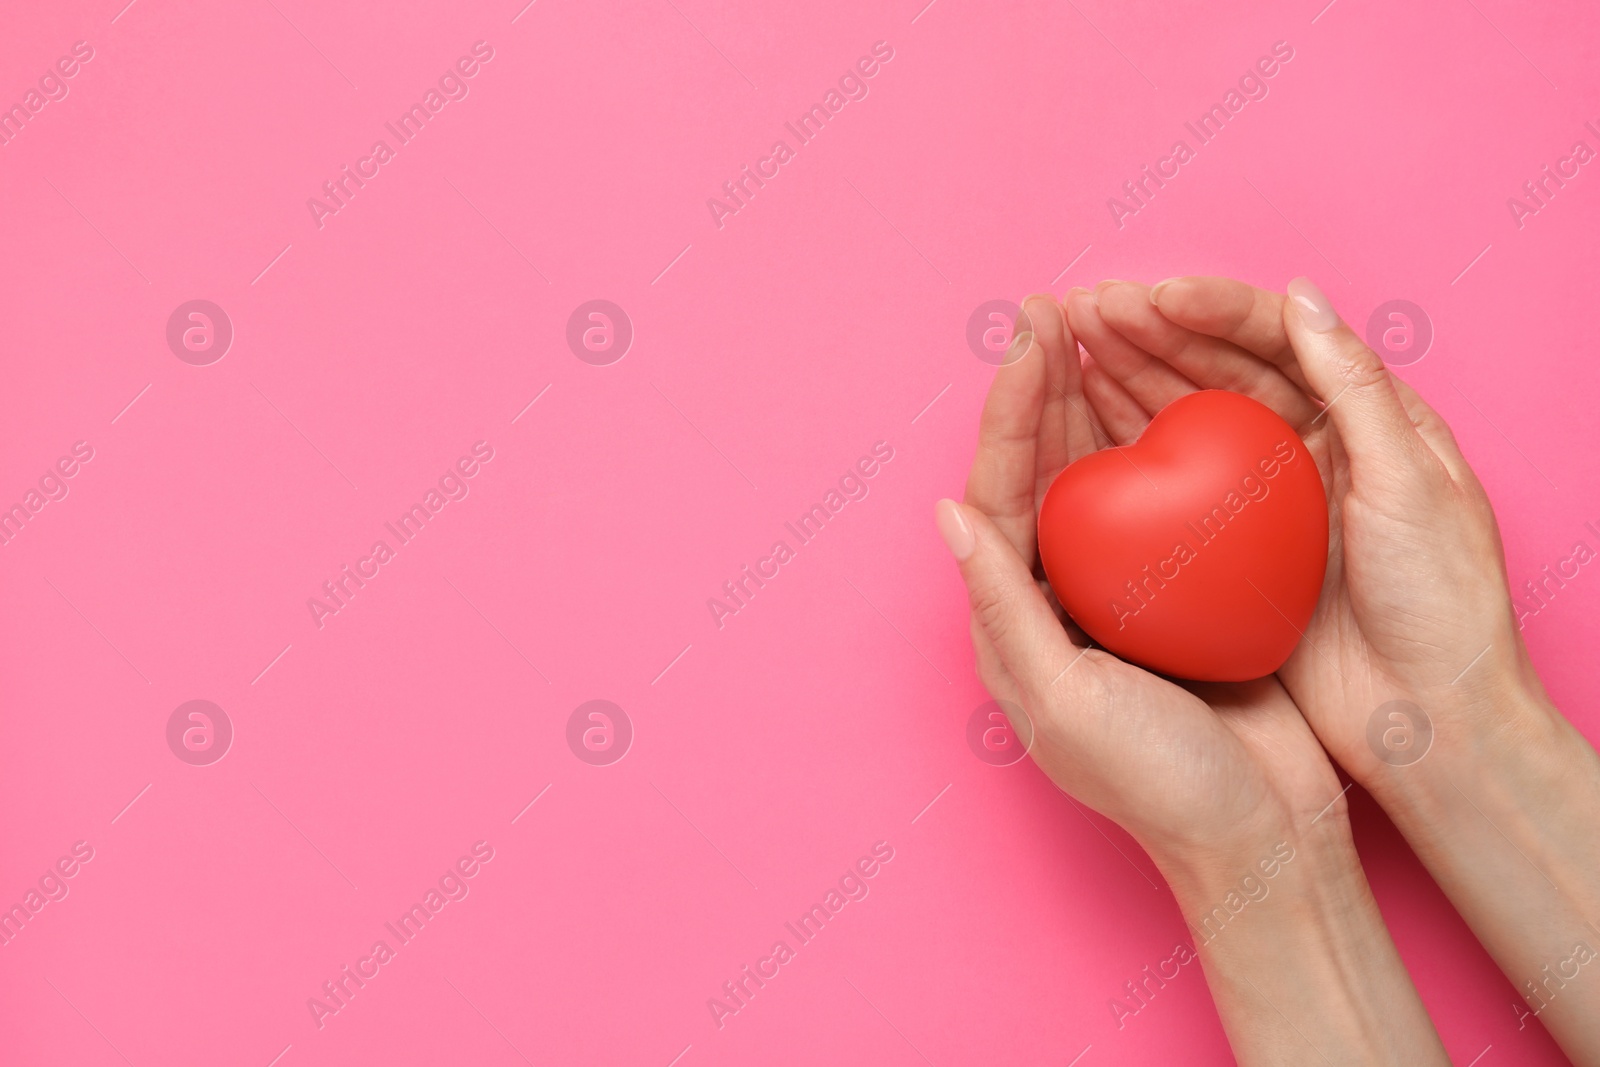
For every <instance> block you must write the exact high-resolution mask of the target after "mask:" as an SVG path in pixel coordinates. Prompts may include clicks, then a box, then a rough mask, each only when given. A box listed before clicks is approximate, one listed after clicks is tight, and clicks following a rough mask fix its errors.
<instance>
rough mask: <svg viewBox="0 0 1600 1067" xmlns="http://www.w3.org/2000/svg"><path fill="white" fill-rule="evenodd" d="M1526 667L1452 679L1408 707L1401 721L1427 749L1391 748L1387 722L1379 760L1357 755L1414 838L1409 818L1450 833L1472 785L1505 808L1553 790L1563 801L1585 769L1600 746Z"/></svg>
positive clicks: (1366, 781) (1375, 752)
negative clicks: (1566, 788)
mask: <svg viewBox="0 0 1600 1067" xmlns="http://www.w3.org/2000/svg"><path fill="white" fill-rule="evenodd" d="M1522 674H1523V672H1521V671H1517V670H1506V671H1503V672H1499V674H1498V676H1497V677H1494V678H1491V679H1490V680H1488V681H1486V682H1484V683H1482V684H1480V685H1478V686H1475V687H1473V689H1472V690H1470V691H1468V692H1465V693H1459V694H1458V693H1457V692H1454V691H1451V690H1450V688H1449V687H1447V688H1446V689H1445V690H1444V691H1439V692H1435V693H1432V694H1428V695H1426V696H1425V697H1424V699H1425V700H1427V702H1428V706H1427V707H1421V706H1420V705H1412V706H1411V707H1409V708H1404V709H1402V710H1401V711H1400V717H1398V718H1395V720H1394V721H1395V722H1396V723H1397V724H1399V725H1397V726H1396V727H1394V729H1395V730H1397V731H1398V730H1405V731H1406V732H1407V733H1408V739H1409V740H1410V741H1411V743H1412V744H1416V743H1418V738H1422V743H1425V745H1426V747H1425V748H1423V749H1421V750H1415V749H1414V750H1412V751H1409V752H1405V753H1403V754H1400V753H1395V752H1391V751H1390V750H1389V749H1388V748H1387V747H1386V744H1385V742H1384V740H1383V739H1382V738H1383V736H1384V735H1383V734H1382V732H1381V728H1382V727H1383V726H1384V725H1385V724H1384V723H1382V722H1380V723H1379V724H1378V727H1376V728H1374V729H1373V730H1372V731H1370V732H1369V735H1368V740H1369V745H1368V748H1369V749H1370V756H1371V758H1370V759H1362V760H1358V761H1356V766H1354V767H1352V768H1350V771H1351V775H1352V777H1354V778H1355V779H1356V780H1357V781H1358V782H1360V784H1361V785H1362V786H1363V787H1364V788H1365V789H1366V790H1367V791H1368V792H1369V793H1371V794H1372V796H1373V797H1374V799H1376V800H1377V801H1378V803H1379V804H1380V805H1381V806H1382V807H1383V808H1384V810H1385V811H1386V812H1388V814H1389V816H1390V817H1391V818H1393V819H1394V820H1396V822H1397V823H1400V824H1401V826H1402V829H1406V830H1407V832H1408V836H1409V835H1410V833H1409V827H1408V825H1407V824H1409V825H1410V826H1415V827H1419V828H1422V829H1423V831H1424V832H1433V831H1437V832H1445V831H1447V830H1448V828H1449V827H1451V826H1452V825H1453V822H1452V820H1453V819H1455V818H1456V817H1457V816H1458V814H1459V812H1460V810H1461V809H1462V808H1463V807H1466V805H1465V804H1464V803H1463V799H1464V794H1463V793H1462V789H1464V788H1469V787H1470V789H1469V791H1470V792H1472V793H1473V795H1474V798H1475V800H1474V803H1477V804H1479V805H1480V807H1481V806H1483V805H1488V806H1490V807H1493V808H1495V809H1497V810H1500V811H1505V812H1509V811H1511V810H1512V809H1514V808H1517V807H1520V806H1524V805H1526V804H1528V803H1533V804H1538V803H1539V802H1540V801H1541V800H1543V799H1545V798H1546V797H1547V796H1548V799H1549V800H1550V802H1551V803H1559V799H1558V797H1557V796H1556V795H1554V794H1553V793H1552V790H1553V789H1554V787H1555V785H1556V784H1557V783H1559V782H1562V781H1564V780H1567V779H1569V778H1570V777H1571V776H1573V775H1574V774H1578V775H1580V776H1581V774H1582V773H1583V771H1584V770H1585V769H1586V765H1587V764H1588V763H1590V762H1591V761H1592V760H1593V756H1594V753H1593V750H1592V749H1591V748H1590V747H1589V745H1588V743H1587V742H1586V741H1585V740H1584V738H1583V737H1582V736H1581V735H1580V734H1579V733H1578V732H1577V731H1576V730H1575V729H1574V728H1573V727H1572V725H1571V724H1570V723H1568V722H1567V721H1566V719H1565V718H1563V717H1562V716H1561V713H1560V712H1559V711H1557V710H1556V708H1555V707H1554V705H1552V704H1551V703H1550V701H1549V699H1548V698H1547V697H1546V696H1545V695H1544V692H1543V690H1542V688H1541V687H1540V686H1539V684H1538V681H1537V679H1524V678H1523V676H1522ZM1381 710H1382V709H1380V711H1381ZM1374 714H1375V715H1377V714H1378V713H1376V712H1375V713H1374ZM1411 720H1415V721H1411ZM1374 735H1377V736H1376V737H1375V736H1374ZM1484 814H1488V813H1487V812H1485V813H1484ZM1489 817H1490V818H1493V816H1492V815H1490V816H1489Z"/></svg>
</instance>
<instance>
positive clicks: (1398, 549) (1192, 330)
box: [1065, 277, 1542, 784]
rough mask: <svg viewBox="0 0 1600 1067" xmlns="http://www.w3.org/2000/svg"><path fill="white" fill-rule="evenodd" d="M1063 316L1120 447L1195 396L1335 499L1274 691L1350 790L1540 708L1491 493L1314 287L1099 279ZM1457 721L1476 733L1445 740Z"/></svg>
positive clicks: (1480, 739)
mask: <svg viewBox="0 0 1600 1067" xmlns="http://www.w3.org/2000/svg"><path fill="white" fill-rule="evenodd" d="M1065 304H1066V308H1067V314H1068V320H1069V322H1070V323H1071V326H1072V329H1073V330H1074V331H1075V332H1076V334H1077V336H1078V338H1079V340H1081V341H1082V342H1083V345H1084V348H1085V349H1086V350H1087V351H1088V353H1089V355H1090V358H1091V361H1092V362H1091V364H1090V365H1089V366H1088V367H1087V368H1086V376H1085V386H1086V391H1087V394H1088V397H1089V400H1090V403H1091V405H1092V407H1093V410H1094V411H1095V413H1096V415H1097V417H1098V419H1099V421H1100V423H1101V424H1102V425H1103V426H1104V427H1105V430H1106V432H1107V433H1108V434H1109V435H1110V437H1111V438H1112V439H1113V440H1114V441H1117V442H1119V443H1122V442H1127V441H1130V440H1132V439H1134V438H1135V437H1137V436H1138V434H1139V433H1140V432H1141V431H1142V430H1143V428H1144V426H1145V425H1146V424H1147V423H1148V422H1149V420H1150V418H1151V417H1152V416H1153V415H1154V414H1155V413H1156V412H1159V411H1160V410H1161V408H1162V407H1164V406H1165V405H1166V404H1167V403H1168V402H1170V401H1171V400H1173V399H1175V398H1176V397H1178V396H1182V395H1183V394H1185V393H1188V392H1193V391H1195V390H1197V389H1229V390H1233V391H1235V392H1239V393H1244V394H1246V395H1248V396H1252V397H1254V398H1255V399H1257V400H1260V401H1261V402H1262V403H1264V404H1266V405H1267V406H1268V407H1270V408H1272V409H1273V410H1275V411H1276V412H1277V413H1278V414H1279V415H1281V416H1283V418H1284V419H1285V420H1286V421H1288V422H1289V423H1290V425H1292V426H1293V427H1294V428H1295V430H1296V431H1297V432H1298V433H1299V434H1300V435H1301V437H1302V438H1304V440H1305V442H1306V445H1307V447H1308V449H1309V450H1310V452H1311V454H1312V456H1313V457H1314V458H1315V460H1316V463H1317V466H1318V468H1319V470H1320V471H1321V473H1322V478H1323V484H1324V487H1325V488H1326V490H1327V494H1328V509H1329V515H1330V521H1331V524H1332V529H1331V536H1330V538H1329V557H1328V567H1327V575H1326V578H1325V580H1324V585H1323V590H1322V595H1321V599H1320V600H1319V602H1318V605H1317V609H1316V611H1315V613H1314V615H1313V616H1312V619H1311V621H1310V622H1309V623H1308V624H1307V626H1306V629H1305V632H1304V635H1303V640H1302V641H1301V642H1300V644H1299V646H1298V647H1297V648H1296V650H1295V652H1294V653H1293V654H1292V655H1291V656H1290V658H1289V660H1288V662H1286V663H1285V664H1284V666H1283V667H1282V669H1281V670H1280V671H1279V672H1278V676H1279V677H1280V678H1281V679H1282V681H1283V684H1284V686H1285V687H1286V688H1287V690H1288V692H1289V694H1290V695H1291V696H1292V697H1293V698H1294V701H1295V703H1296V704H1298V705H1299V707H1300V709H1301V711H1302V712H1304V714H1305V715H1306V718H1307V719H1308V721H1309V722H1310V723H1311V725H1312V726H1313V728H1314V729H1315V730H1316V733H1317V736H1318V737H1319V738H1320V739H1321V741H1322V743H1323V745H1325V746H1326V748H1327V750H1328V751H1329V752H1330V753H1332V754H1333V756H1334V757H1335V759H1337V760H1338V761H1339V763H1340V764H1341V765H1343V766H1344V767H1345V768H1347V769H1348V770H1349V771H1350V772H1351V773H1352V774H1353V775H1354V776H1355V777H1356V778H1357V779H1358V780H1362V781H1363V782H1366V783H1368V784H1371V779H1373V778H1374V777H1376V776H1380V775H1379V772H1381V771H1383V770H1384V769H1385V768H1387V767H1392V766H1396V765H1403V764H1405V763H1407V762H1409V761H1410V760H1411V759H1413V758H1415V756H1416V755H1417V754H1418V751H1417V750H1411V751H1408V750H1407V747H1406V746H1407V745H1412V746H1416V745H1421V744H1425V743H1427V736H1428V735H1427V733H1426V732H1424V731H1428V730H1431V731H1432V732H1433V733H1434V734H1449V735H1450V736H1451V737H1452V738H1454V739H1462V738H1471V739H1473V740H1472V743H1474V744H1481V745H1488V744H1492V743H1493V734H1494V732H1495V729H1496V725H1497V723H1510V722H1512V718H1511V717H1510V716H1505V715H1501V714H1499V713H1497V712H1496V711H1494V710H1493V709H1495V708H1496V707H1498V708H1501V709H1504V708H1505V707H1506V706H1508V705H1510V704H1514V703H1515V702H1516V701H1517V700H1518V699H1519V698H1520V696H1521V695H1522V694H1527V693H1530V692H1531V693H1535V694H1538V695H1539V696H1540V697H1542V690H1540V689H1539V688H1538V680H1537V677H1536V675H1535V674H1534V672H1533V670H1532V668H1531V666H1530V664H1529V661H1528V658H1527V654H1526V651H1525V650H1524V648H1523V645H1522V641H1521V638H1520V635H1519V633H1518V629H1517V623H1516V618H1515V615H1514V613H1513V610H1512V606H1511V602H1510V597H1509V594H1508V592H1507V587H1506V575H1505V565H1504V562H1503V555H1502V551H1501V545H1500V536H1499V531H1498V527H1497V526H1496V524H1495V519H1494V512H1493V510H1492V509H1491V507H1490V505H1489V501H1488V498H1487V496H1486V495H1485V493H1484V491H1483V487H1482V486H1481V485H1480V484H1479V482H1478V479H1477V478H1476V476H1474V474H1473V472H1472V470H1471V468H1470V467H1469V466H1468V465H1467V463H1466V461H1465V460H1464V459H1463V458H1462V454H1461V451H1460V449H1459V448H1458V447H1457V445H1456V441H1455V438H1454V437H1453V436H1452V434H1451V432H1450V429H1449V427H1447V426H1446V425H1445V423H1444V420H1443V419H1441V418H1440V417H1439V415H1438V414H1437V413H1436V412H1435V411H1434V410H1433V409H1432V408H1431V407H1429V406H1428V405H1427V404H1426V403H1425V402H1423V400H1422V399H1421V398H1420V397H1418V396H1417V394H1416V392H1415V391H1413V390H1412V389H1411V388H1410V387H1409V386H1408V385H1406V384H1405V382H1403V381H1401V380H1400V379H1399V378H1398V377H1396V376H1395V375H1393V374H1392V373H1390V371H1389V370H1388V368H1387V367H1386V366H1385V365H1384V363H1383V361H1382V360H1381V359H1380V358H1379V357H1378V356H1377V355H1376V354H1375V353H1374V352H1373V351H1372V350H1371V349H1370V348H1368V347H1367V345H1366V344H1365V343H1363V342H1362V340H1361V338H1360V337H1358V336H1357V335H1356V333H1355V332H1354V331H1353V330H1351V329H1350V327H1349V326H1347V325H1345V324H1344V323H1343V322H1341V321H1340V320H1339V317H1338V316H1337V314H1336V313H1335V312H1334V310H1333V308H1332V305H1331V304H1330V303H1329V301H1328V300H1327V298H1326V297H1325V296H1324V295H1323V294H1322V293H1321V292H1320V291H1319V290H1318V289H1317V288H1316V287H1315V286H1314V285H1312V284H1311V283H1310V282H1309V281H1306V280H1305V279H1297V280H1296V281H1294V282H1292V283H1290V286H1289V295H1288V296H1283V295H1280V294H1277V293H1273V292H1268V291H1265V290H1261V289H1255V288H1252V287H1251V286H1249V285H1246V284H1244V283H1243V282H1237V281H1231V280H1228V279H1223V278H1198V277H1191V278H1179V279H1173V280H1170V281H1167V282H1163V283H1161V284H1160V285H1158V286H1157V287H1156V288H1155V289H1154V290H1152V289H1150V288H1147V287H1145V286H1143V285H1138V284H1134V283H1130V282H1102V283H1101V284H1100V286H1099V287H1098V289H1097V290H1096V291H1095V292H1094V293H1090V292H1088V291H1086V290H1075V291H1073V292H1072V293H1069V294H1068V296H1067V298H1066V302H1065ZM1391 701H1405V702H1408V703H1409V704H1410V705H1415V706H1416V708H1418V709H1421V715H1418V713H1417V711H1416V710H1413V709H1412V708H1410V707H1407V706H1404V705H1395V704H1391V703H1390V702H1391ZM1424 716H1425V717H1426V720H1425V721H1426V723H1427V724H1428V725H1426V726H1425V725H1424V720H1423V717H1424ZM1462 720H1471V725H1472V727H1473V729H1471V730H1465V729H1463V730H1455V729H1452V728H1451V727H1453V726H1455V725H1457V724H1459V723H1461V722H1462ZM1484 727H1487V730H1485V729H1484ZM1369 731H1370V732H1369ZM1419 732H1421V733H1420V734H1419Z"/></svg>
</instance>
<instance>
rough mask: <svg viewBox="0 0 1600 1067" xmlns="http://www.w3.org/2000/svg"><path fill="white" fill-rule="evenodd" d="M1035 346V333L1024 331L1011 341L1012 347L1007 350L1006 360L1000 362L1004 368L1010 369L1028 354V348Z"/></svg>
mask: <svg viewBox="0 0 1600 1067" xmlns="http://www.w3.org/2000/svg"><path fill="white" fill-rule="evenodd" d="M1031 344H1033V331H1032V330H1023V331H1022V332H1021V333H1019V334H1017V335H1016V336H1015V337H1013V338H1012V339H1011V347H1010V348H1008V349H1006V358H1005V359H1003V360H1001V361H1000V365H1001V366H1002V367H1009V366H1011V364H1013V363H1015V362H1016V361H1017V360H1019V359H1021V358H1022V357H1023V356H1025V355H1027V354H1028V346H1029V345H1031Z"/></svg>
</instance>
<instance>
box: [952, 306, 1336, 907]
mask: <svg viewBox="0 0 1600 1067" xmlns="http://www.w3.org/2000/svg"><path fill="white" fill-rule="evenodd" d="M1146 302H1147V303H1148V299H1147V300H1146ZM1024 311H1025V314H1024V316H1023V318H1022V319H1021V320H1020V321H1019V326H1018V329H1019V331H1021V332H1019V333H1018V336H1017V338H1016V340H1015V342H1014V343H1013V348H1012V351H1011V352H1010V353H1009V354H1008V358H1007V362H1006V363H1005V364H1004V365H1002V366H1001V367H1000V368H999V369H998V370H997V372H996V374H995V378H994V382H993V384H992V385H991V387H990V391H989V396H988V399H987V401H986V403H985V405H984V409H983V415H982V420H981V423H980V426H979V434H978V447H977V454H976V457H975V458H974V460H973V464H972V470H971V472H970V474H969V476H968V480H967V489H966V498H965V503H963V504H957V503H955V502H954V501H948V500H947V501H941V502H940V503H939V506H938V509H937V520H938V525H939V529H940V532H941V533H942V534H943V536H944V538H945V540H946V542H947V543H948V544H949V546H950V548H951V551H952V553H953V554H954V556H955V557H956V560H957V562H958V564H959V566H960V569H961V574H962V577H963V578H964V580H965V582H966V585H967V590H968V593H969V595H970V600H971V607H972V615H971V629H972V640H973V644H974V648H975V651H976V658H977V666H978V673H979V676H980V677H981V679H982V681H983V682H984V684H985V685H986V686H987V687H988V689H989V692H990V693H991V694H992V695H993V696H994V697H995V698H996V699H997V700H999V701H1001V702H1002V705H1003V706H1008V707H1007V710H1008V714H1011V715H1012V716H1013V719H1014V726H1015V727H1016V729H1017V731H1018V733H1019V735H1021V736H1022V737H1024V738H1031V745H1030V751H1031V753H1032V755H1033V758H1034V759H1035V760H1036V761H1037V762H1038V764H1039V765H1040V767H1041V768H1043V770H1044V771H1045V772H1046V773H1047V774H1048V775H1049V776H1050V777H1051V779H1052V780H1053V781H1054V782H1055V783H1056V784H1057V785H1059V786H1060V787H1061V788H1062V789H1064V790H1066V791H1067V792H1068V793H1070V794H1072V795H1073V796H1075V797H1077V798H1079V799H1080V800H1082V801H1083V802H1084V803H1086V804H1088V805H1089V806H1091V807H1093V808H1095V809H1096V810H1097V811H1099V812H1101V813H1102V814H1104V815H1106V816H1108V817H1109V818H1111V819H1113V820H1115V821H1116V822H1118V823H1119V824H1121V825H1122V826H1123V827H1124V828H1126V829H1127V830H1128V831H1129V832H1130V833H1132V834H1133V836H1134V837H1135V838H1136V839H1137V840H1138V841H1139V842H1140V843H1141V844H1142V845H1143V846H1144V847H1145V849H1146V850H1147V851H1148V852H1149V853H1150V854H1151V856H1152V857H1153V858H1154V859H1155V860H1156V862H1157V863H1158V864H1159V865H1161V866H1162V867H1163V870H1164V871H1167V872H1168V874H1169V877H1172V874H1173V869H1174V868H1177V869H1180V870H1181V869H1183V868H1185V867H1189V866H1193V865H1199V864H1213V863H1216V862H1219V861H1221V862H1233V861H1235V860H1237V859H1238V854H1239V853H1244V852H1248V851H1250V850H1254V849H1259V848H1260V847H1261V843H1262V842H1263V841H1268V842H1270V841H1274V840H1279V839H1282V838H1283V837H1285V836H1289V835H1290V831H1291V830H1292V829H1293V828H1295V827H1300V828H1303V827H1305V826H1306V825H1307V824H1308V823H1309V822H1311V821H1313V820H1315V819H1316V817H1317V816H1318V815H1319V813H1320V812H1322V811H1323V810H1325V809H1326V808H1327V806H1328V805H1329V803H1330V801H1332V800H1333V799H1335V798H1337V797H1338V795H1339V784H1338V780H1337V776H1336V775H1335V773H1334V771H1333V769H1332V767H1331V765H1330V764H1329V762H1328V759H1327V756H1326V755H1325V754H1324V752H1323V751H1322V748H1321V746H1320V745H1319V744H1318V743H1317V740H1316V738H1315V737H1314V736H1313V735H1312V733H1311V731H1310V729H1309V728H1308V727H1307V725H1306V723H1305V721H1304V719H1303V718H1302V717H1301V715H1300V713H1299V711H1298V710H1297V709H1296V708H1295V706H1294V704H1293V702H1292V701H1291V700H1290V698H1289V696H1288V695H1287V694H1286V693H1285V691H1284V689H1283V687H1282V686H1281V685H1280V684H1279V683H1278V682H1277V680H1276V679H1273V678H1267V679H1261V680H1257V681H1253V682H1247V683H1241V684H1234V685H1220V684H1208V685H1198V684H1196V685H1189V686H1180V685H1178V684H1176V683H1174V682H1171V681H1168V680H1166V679H1164V678H1161V677H1158V676H1156V675H1154V674H1151V673H1149V672H1148V671H1145V670H1142V669H1140V668H1138V667H1135V666H1132V665H1130V664H1128V663H1125V662H1123V661H1122V660H1119V659H1118V658H1116V657H1115V656H1113V655H1111V654H1109V653H1107V652H1105V651H1103V650H1100V649H1097V648H1092V647H1089V643H1088V641H1087V640H1086V639H1085V638H1084V636H1083V634H1082V632H1081V631H1079V630H1078V629H1077V627H1075V626H1074V625H1072V624H1071V622H1070V620H1068V619H1066V618H1065V616H1064V615H1063V614H1062V613H1061V610H1060V607H1059V605H1058V604H1057V603H1056V602H1055V601H1054V598H1053V597H1051V596H1050V594H1049V588H1048V585H1047V584H1046V583H1045V582H1044V581H1043V580H1042V579H1041V577H1040V575H1041V574H1042V571H1041V570H1040V565H1039V558H1038V548H1037V521H1038V510H1039V506H1040V503H1041V502H1042V500H1043V498H1044V494H1045V491H1046V490H1047V489H1048V488H1049V486H1050V483H1051V481H1052V480H1053V479H1054V478H1055V476H1056V474H1058V473H1059V472H1060V471H1061V469H1062V468H1063V467H1065V466H1066V465H1067V464H1068V463H1070V462H1072V461H1073V460H1075V459H1077V458H1078V457H1080V456H1083V455H1086V454H1088V453H1089V452H1092V451H1094V450H1095V449H1096V448H1098V447H1101V443H1102V442H1103V441H1104V440H1105V436H1104V433H1103V431H1102V430H1101V428H1100V427H1099V426H1098V425H1097V423H1096V421H1095V419H1094V417H1093V415H1092V414H1091V408H1090V406H1089V404H1088V402H1087V400H1086V398H1085V396H1084V385H1085V382H1084V378H1083V375H1082V372H1081V368H1080V360H1079V355H1078V345H1077V342H1076V340H1075V339H1074V337H1073V334H1072V331H1071V330H1070V329H1069V327H1068V325H1067V321H1066V316H1065V314H1064V313H1063V310H1062V308H1061V306H1060V305H1059V304H1058V303H1057V302H1056V301H1055V300H1054V299H1051V298H1049V297H1031V298H1029V299H1028V301H1026V302H1025V304H1024ZM1103 414H1105V415H1106V416H1107V417H1108V418H1109V420H1110V421H1109V422H1108V424H1107V426H1106V430H1109V431H1110V433H1111V436H1112V437H1113V438H1115V437H1118V436H1119V435H1121V430H1122V428H1123V426H1124V422H1123V421H1122V420H1121V418H1120V416H1119V415H1117V413H1115V412H1109V411H1106V412H1103ZM1022 717H1025V718H1026V720H1027V721H1026V722H1024V721H1020V719H1021V718H1022ZM1338 819H1342V808H1341V809H1340V813H1339V816H1338V817H1337V819H1333V820H1325V821H1326V822H1330V823H1332V822H1337V821H1338ZM1254 858H1255V857H1254V856H1253V855H1250V856H1246V857H1245V858H1244V860H1243V862H1244V863H1245V864H1248V863H1250V862H1251V861H1252V860H1253V859H1254Z"/></svg>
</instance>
